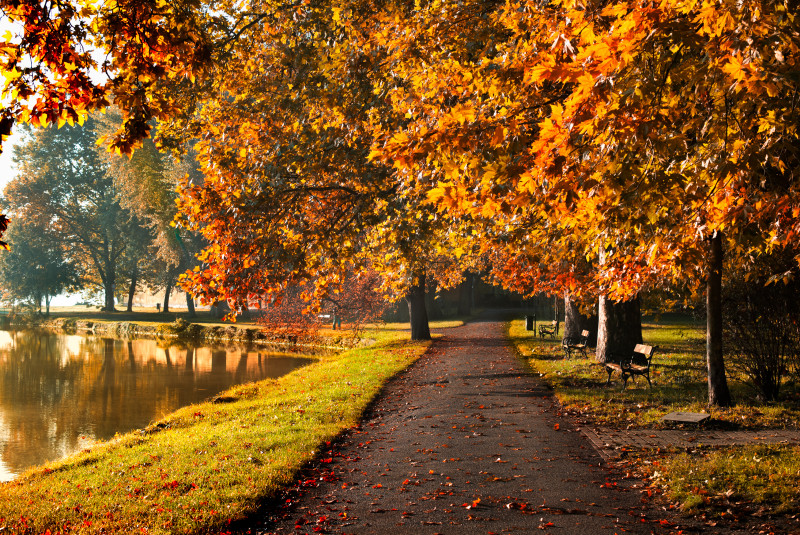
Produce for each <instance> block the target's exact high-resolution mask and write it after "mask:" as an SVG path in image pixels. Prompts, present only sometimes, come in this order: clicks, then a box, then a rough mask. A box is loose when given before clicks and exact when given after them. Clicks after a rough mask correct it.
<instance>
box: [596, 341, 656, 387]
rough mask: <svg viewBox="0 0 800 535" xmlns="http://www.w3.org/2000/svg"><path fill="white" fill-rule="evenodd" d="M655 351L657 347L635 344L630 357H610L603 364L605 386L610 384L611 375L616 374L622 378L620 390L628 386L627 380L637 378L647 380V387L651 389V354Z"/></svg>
mask: <svg viewBox="0 0 800 535" xmlns="http://www.w3.org/2000/svg"><path fill="white" fill-rule="evenodd" d="M656 349H658V346H648V345H645V344H636V347H635V348H633V354H632V355H612V358H611V360H607V361H606V362H605V367H606V372H608V380H607V381H606V384H610V383H611V374H613V373H614V372H617V373H619V374H620V376H621V377H622V383H623V384H622V388H625V387H626V386H627V385H628V378H631V379H633V380H634V381H636V377H637V376H642V377H644V378H645V379H647V385H648V386H649V387H652V386H653V383H651V382H650V365H651V364H652V362H653V353H654V352H655V350H656Z"/></svg>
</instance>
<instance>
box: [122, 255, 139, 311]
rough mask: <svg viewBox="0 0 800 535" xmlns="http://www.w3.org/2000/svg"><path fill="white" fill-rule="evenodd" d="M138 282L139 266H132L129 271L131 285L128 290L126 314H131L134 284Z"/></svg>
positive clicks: (134, 292)
mask: <svg viewBox="0 0 800 535" xmlns="http://www.w3.org/2000/svg"><path fill="white" fill-rule="evenodd" d="M137 282H139V265H138V264H137V265H134V266H133V270H131V285H130V287H129V288H128V306H127V308H126V309H125V310H126V311H128V312H133V296H134V295H135V294H136V283H137Z"/></svg>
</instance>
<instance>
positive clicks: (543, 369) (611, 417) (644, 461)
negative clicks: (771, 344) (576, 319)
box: [508, 316, 800, 518]
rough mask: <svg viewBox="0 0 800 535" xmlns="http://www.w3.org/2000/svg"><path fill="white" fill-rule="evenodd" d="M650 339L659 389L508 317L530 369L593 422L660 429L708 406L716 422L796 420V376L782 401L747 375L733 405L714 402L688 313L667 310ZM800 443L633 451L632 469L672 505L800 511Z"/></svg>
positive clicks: (653, 324) (783, 424)
mask: <svg viewBox="0 0 800 535" xmlns="http://www.w3.org/2000/svg"><path fill="white" fill-rule="evenodd" d="M642 327H643V328H642V331H643V332H642V335H643V339H644V342H645V343H646V344H648V345H657V346H658V350H657V352H656V353H655V356H654V358H653V369H652V372H651V377H652V380H653V386H652V388H648V386H647V382H646V381H645V380H644V379H643V378H639V379H637V381H636V382H635V383H631V382H630V381H629V382H628V387H627V388H626V389H623V388H622V382H621V381H620V379H619V377H618V375H617V376H614V377H613V378H612V382H611V384H610V385H607V384H606V381H607V378H608V375H607V374H606V372H605V369H604V367H603V366H602V365H600V364H598V363H596V361H595V359H594V355H593V354H592V353H591V351H590V352H589V357H588V358H586V359H584V358H575V359H570V360H565V359H564V353H563V351H562V349H561V342H560V340H552V339H545V340H540V339H538V338H537V337H536V336H534V333H533V332H531V331H526V330H525V324H524V321H522V320H517V321H513V322H511V323H510V324H509V331H508V334H509V337H510V338H511V340H512V341H513V343H514V344H515V345H516V347H517V349H518V350H519V352H520V354H521V355H522V358H523V359H524V361H525V362H526V364H527V365H528V366H529V367H530V369H531V371H532V372H533V373H538V374H540V375H542V376H543V377H544V379H545V380H546V381H547V382H548V383H549V384H550V385H552V386H553V389H554V394H555V396H556V397H557V399H558V400H559V402H560V403H561V404H562V405H563V407H564V408H565V410H566V412H568V413H571V414H573V415H574V416H576V417H577V418H578V419H579V420H580V421H581V422H583V423H585V424H589V425H598V426H606V427H611V428H615V429H635V428H645V429H659V428H663V427H665V424H664V423H662V422H661V420H660V418H661V416H663V415H664V414H667V413H668V412H672V411H692V412H710V414H711V417H712V422H711V424H710V427H712V428H716V429H764V428H788V429H797V428H798V421H800V420H798V417H799V416H800V403H798V399H799V397H798V390H797V387H796V386H795V385H793V384H787V385H785V386H784V390H783V397H782V400H781V401H780V402H777V403H764V402H761V401H759V399H758V397H757V395H756V391H755V389H754V388H753V387H752V386H750V385H749V384H748V382H747V381H746V378H744V377H741V376H736V375H733V376H730V377H729V386H730V389H731V393H732V395H733V397H734V400H735V401H736V403H737V404H736V406H735V407H733V408H728V409H720V408H713V409H709V408H708V406H707V400H708V393H707V383H706V365H705V329H704V326H702V325H698V324H697V323H696V322H694V321H693V320H692V318H690V317H683V316H663V317H661V318H657V319H654V320H649V321H646V322H645V323H644V324H643V326H642ZM798 459H800V448H798V447H796V446H790V445H775V446H764V445H747V446H736V447H728V448H716V449H711V448H702V447H698V448H693V449H691V450H679V449H675V448H673V449H670V448H667V449H666V450H663V449H662V450H660V451H653V450H649V451H629V452H627V454H626V457H625V458H624V459H623V461H622V462H623V463H625V464H627V465H628V466H629V467H630V468H631V469H632V470H634V471H636V472H638V473H639V474H640V475H642V476H643V477H645V478H646V479H648V480H649V481H650V483H651V484H652V485H653V486H654V487H655V488H658V489H660V490H663V491H664V492H665V494H666V496H667V498H668V499H669V500H670V501H671V502H672V504H673V505H675V506H677V507H679V508H681V510H683V511H685V512H687V513H691V514H707V515H711V516H712V517H713V518H720V517H724V516H726V515H728V517H730V516H731V515H733V516H734V517H735V516H736V515H739V516H740V517H741V516H745V517H746V515H748V514H752V513H753V512H758V513H759V514H776V513H780V514H784V513H787V514H788V513H797V512H800V461H799V460H798Z"/></svg>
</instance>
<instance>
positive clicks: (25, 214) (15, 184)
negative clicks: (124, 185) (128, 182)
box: [5, 121, 129, 311]
mask: <svg viewBox="0 0 800 535" xmlns="http://www.w3.org/2000/svg"><path fill="white" fill-rule="evenodd" d="M15 161H16V164H17V166H18V169H19V175H18V176H17V178H16V179H14V180H13V181H12V182H10V183H9V184H8V186H6V190H5V195H6V199H7V202H8V205H9V208H10V209H11V210H12V213H14V214H15V217H17V218H18V219H19V220H22V221H25V222H29V223H31V224H35V225H38V226H39V227H44V228H48V229H50V230H49V232H51V233H52V236H54V237H55V238H57V239H58V240H60V241H61V242H62V243H63V244H64V245H65V246H68V247H69V248H70V259H71V261H72V262H75V263H79V264H82V265H85V266H87V269H86V273H87V275H88V276H89V277H90V278H89V280H90V281H91V280H94V281H95V283H96V284H97V285H98V286H99V287H100V288H101V289H102V290H103V292H104V296H105V297H104V308H105V310H108V311H113V310H114V295H115V288H116V282H117V275H118V273H117V271H118V268H119V264H118V262H119V260H120V258H121V255H122V254H123V252H124V250H125V233H124V226H125V225H126V224H127V223H128V221H129V215H128V214H127V213H126V212H125V210H123V209H122V208H121V207H120V206H119V202H118V199H117V195H116V191H115V190H114V188H113V184H112V182H111V180H110V178H109V177H108V175H107V173H106V171H107V169H106V167H105V165H104V164H103V162H102V161H101V160H100V158H99V156H98V153H97V151H96V150H95V137H94V135H93V132H92V130H91V121H89V122H88V123H87V125H85V126H84V127H79V126H64V127H63V128H56V127H55V125H53V126H51V127H48V128H42V129H39V130H35V131H33V130H32V131H30V132H29V135H28V137H27V139H26V140H25V142H23V143H22V144H20V145H19V146H17V147H15Z"/></svg>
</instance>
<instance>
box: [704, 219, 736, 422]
mask: <svg viewBox="0 0 800 535" xmlns="http://www.w3.org/2000/svg"><path fill="white" fill-rule="evenodd" d="M710 241H711V247H710V249H711V250H710V251H709V255H708V280H707V281H706V361H707V363H708V404H709V405H712V406H717V407H730V406H731V405H733V400H732V399H731V393H730V390H728V380H727V378H726V377H725V361H724V359H723V353H722V256H723V252H722V234H721V233H720V232H714V235H713V236H712V237H711V240H710Z"/></svg>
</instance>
